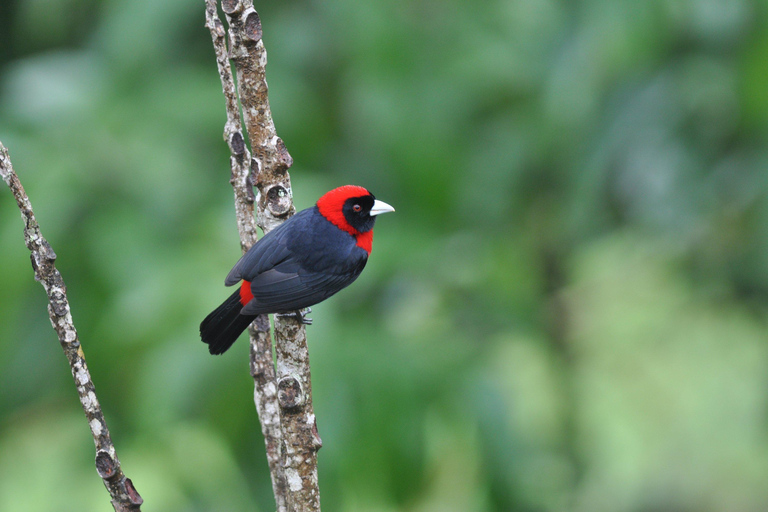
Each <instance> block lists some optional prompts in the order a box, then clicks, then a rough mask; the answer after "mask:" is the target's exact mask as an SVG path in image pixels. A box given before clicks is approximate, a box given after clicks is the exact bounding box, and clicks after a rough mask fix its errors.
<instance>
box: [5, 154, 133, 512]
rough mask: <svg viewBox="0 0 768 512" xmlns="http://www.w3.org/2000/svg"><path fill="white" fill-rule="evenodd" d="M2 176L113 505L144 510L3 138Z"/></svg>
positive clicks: (61, 282) (122, 510)
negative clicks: (119, 453)
mask: <svg viewBox="0 0 768 512" xmlns="http://www.w3.org/2000/svg"><path fill="white" fill-rule="evenodd" d="M0 175H2V177H3V181H5V183H6V184H7V185H8V187H9V188H10V189H11V192H13V195H14V197H15V198H16V203H17V204H18V206H19V210H20V211H21V218H22V220H23V221H24V241H25V242H26V244H27V248H28V249H29V250H30V252H31V253H32V254H31V260H32V268H33V269H34V271H35V279H36V280H37V281H40V284H42V285H43V288H45V292H46V293H47V294H48V315H49V316H50V319H51V324H52V325H53V329H54V330H55V331H56V334H57V335H58V336H59V342H60V343H61V348H62V349H64V355H66V356H67V360H68V361H69V366H70V369H71V370H72V377H74V379H75V385H76V386H77V394H78V395H79V396H80V403H81V404H82V406H83V410H84V411H85V417H86V418H87V419H88V425H89V426H90V428H91V434H93V442H94V443H95V444H96V471H97V472H98V473H99V476H100V477H101V478H102V480H103V481H104V485H105V486H106V488H107V490H108V491H109V494H110V495H111V496H112V506H113V507H114V508H115V511H116V512H128V511H135V510H141V504H142V503H143V502H144V500H143V499H142V498H141V496H139V493H138V492H136V488H135V487H134V486H133V483H132V482H131V479H130V478H126V476H125V475H124V474H123V471H122V469H120V461H119V460H118V458H117V454H116V453H115V446H114V445H113V444H112V439H111V437H110V435H109V430H108V429H107V423H106V421H105V420H104V414H103V413H102V411H101V405H99V401H98V399H97V398H96V390H95V388H94V386H93V381H92V380H91V374H90V372H89V371H88V366H87V365H86V364H85V354H83V348H82V347H81V346H80V340H79V339H78V337H77V331H76V330H75V325H74V323H72V315H71V313H70V309H69V300H68V299H67V287H66V286H65V285H64V280H63V279H62V277H61V274H60V273H59V271H58V270H57V269H56V266H55V265H54V263H55V261H56V253H55V252H53V249H52V248H51V245H50V244H49V243H48V241H47V240H46V239H45V238H43V235H42V234H41V233H40V226H39V225H38V224H37V220H35V214H34V212H33V211H32V204H31V203H30V202H29V198H28V197H27V194H26V193H25V192H24V187H22V186H21V182H20V181H19V177H18V176H17V175H16V173H15V172H14V170H13V165H12V164H11V158H10V156H9V155H8V150H7V149H6V148H5V146H3V144H2V142H0Z"/></svg>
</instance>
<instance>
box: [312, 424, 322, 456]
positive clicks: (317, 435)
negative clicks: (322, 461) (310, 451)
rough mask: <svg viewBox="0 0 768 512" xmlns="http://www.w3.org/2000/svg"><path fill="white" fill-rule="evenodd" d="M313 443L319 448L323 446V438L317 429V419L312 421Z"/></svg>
mask: <svg viewBox="0 0 768 512" xmlns="http://www.w3.org/2000/svg"><path fill="white" fill-rule="evenodd" d="M312 444H314V446H315V448H316V449H317V450H319V449H320V448H322V447H323V440H322V439H320V433H319V432H318V431H317V420H316V419H315V420H314V421H312Z"/></svg>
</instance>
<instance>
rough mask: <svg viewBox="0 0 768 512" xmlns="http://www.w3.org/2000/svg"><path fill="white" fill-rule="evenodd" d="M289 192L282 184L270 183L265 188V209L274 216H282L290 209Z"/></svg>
mask: <svg viewBox="0 0 768 512" xmlns="http://www.w3.org/2000/svg"><path fill="white" fill-rule="evenodd" d="M292 205H293V203H292V201H291V194H289V193H288V189H286V188H285V187H284V186H283V185H282V184H280V183H278V184H276V185H272V186H271V187H269V188H268V189H267V209H268V210H269V212H270V213H271V214H272V215H274V216H275V217H282V216H284V215H286V214H288V213H289V212H290V211H291V206H292Z"/></svg>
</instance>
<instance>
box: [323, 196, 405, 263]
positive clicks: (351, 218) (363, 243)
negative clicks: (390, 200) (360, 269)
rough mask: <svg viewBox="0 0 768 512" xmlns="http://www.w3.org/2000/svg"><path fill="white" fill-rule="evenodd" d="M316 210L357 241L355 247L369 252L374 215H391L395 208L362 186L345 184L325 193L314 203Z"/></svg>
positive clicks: (374, 220)
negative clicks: (379, 199)
mask: <svg viewBox="0 0 768 512" xmlns="http://www.w3.org/2000/svg"><path fill="white" fill-rule="evenodd" d="M317 209H318V211H319V212H320V214H321V215H322V216H323V217H325V218H326V219H328V220H329V221H330V222H331V223H332V224H333V225H335V226H336V227H337V228H339V229H341V230H344V231H346V232H347V233H349V234H350V235H352V236H354V237H355V238H356V239H357V245H359V246H360V247H362V248H363V249H365V250H366V251H368V253H370V252H371V246H372V243H373V225H374V223H375V222H376V216H377V215H379V214H381V213H386V212H393V211H395V209H394V208H392V207H391V206H389V205H388V204H387V203H384V202H382V201H378V200H376V198H375V197H374V196H373V194H371V193H370V192H368V191H367V190H366V189H364V188H363V187H358V186H356V185H345V186H343V187H339V188H335V189H333V190H331V191H330V192H327V193H326V194H325V195H324V196H323V197H321V198H320V199H318V200H317Z"/></svg>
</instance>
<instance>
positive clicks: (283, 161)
mask: <svg viewBox="0 0 768 512" xmlns="http://www.w3.org/2000/svg"><path fill="white" fill-rule="evenodd" d="M275 149H276V151H277V161H276V162H275V172H279V173H281V174H282V173H285V172H286V171H287V170H288V169H289V168H290V167H291V166H292V165H293V157H292V156H291V154H290V153H288V148H286V147H285V142H283V139H281V138H280V137H278V138H277V142H276V143H275Z"/></svg>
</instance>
